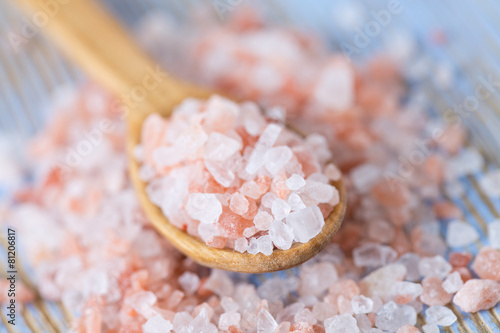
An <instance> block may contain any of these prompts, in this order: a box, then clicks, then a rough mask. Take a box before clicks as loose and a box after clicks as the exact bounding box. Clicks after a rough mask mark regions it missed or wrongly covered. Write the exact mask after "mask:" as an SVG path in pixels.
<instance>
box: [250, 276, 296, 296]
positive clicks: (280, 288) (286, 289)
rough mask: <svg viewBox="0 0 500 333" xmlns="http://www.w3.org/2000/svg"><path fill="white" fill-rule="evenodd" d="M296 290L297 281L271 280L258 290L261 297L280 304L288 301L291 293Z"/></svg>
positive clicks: (266, 281)
mask: <svg viewBox="0 0 500 333" xmlns="http://www.w3.org/2000/svg"><path fill="white" fill-rule="evenodd" d="M295 289H296V281H292V280H288V279H281V278H270V279H267V280H265V281H264V282H262V284H261V285H260V286H259V287H258V288H257V293H258V294H259V296H260V297H262V298H265V299H266V300H267V301H269V302H280V301H283V300H285V299H286V297H287V296H288V295H289V294H290V292H291V291H294V290H295Z"/></svg>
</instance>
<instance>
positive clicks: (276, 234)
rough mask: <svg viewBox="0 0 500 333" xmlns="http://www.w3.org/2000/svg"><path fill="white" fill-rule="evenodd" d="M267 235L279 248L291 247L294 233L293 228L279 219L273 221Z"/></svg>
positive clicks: (286, 248)
mask: <svg viewBox="0 0 500 333" xmlns="http://www.w3.org/2000/svg"><path fill="white" fill-rule="evenodd" d="M269 236H270V237H271V241H272V242H273V244H274V246H276V247H277V248H278V249H281V250H288V249H289V248H290V247H292V243H293V238H294V233H293V229H292V228H291V227H290V226H288V225H286V224H285V223H283V222H281V221H274V222H272V223H271V226H270V228H269Z"/></svg>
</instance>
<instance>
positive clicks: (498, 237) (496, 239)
mask: <svg viewBox="0 0 500 333" xmlns="http://www.w3.org/2000/svg"><path fill="white" fill-rule="evenodd" d="M488 241H489V243H490V246H491V247H492V248H494V249H497V250H500V219H496V220H494V221H492V222H490V223H489V224H488Z"/></svg>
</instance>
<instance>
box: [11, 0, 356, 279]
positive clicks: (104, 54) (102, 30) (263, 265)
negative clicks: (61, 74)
mask: <svg viewBox="0 0 500 333" xmlns="http://www.w3.org/2000/svg"><path fill="white" fill-rule="evenodd" d="M18 2H19V3H21V4H23V5H24V6H25V8H27V10H28V11H31V12H32V11H45V8H44V6H43V4H44V1H43V0H18ZM54 12H55V14H54V15H53V16H52V17H51V18H50V20H49V22H48V24H47V25H46V26H45V27H44V28H43V31H44V32H46V33H48V35H49V36H50V37H52V39H53V40H54V41H55V42H56V44H57V45H59V47H60V48H61V49H62V50H63V52H64V53H66V54H67V55H68V56H69V58H70V59H71V60H73V61H75V62H76V63H77V64H78V65H79V66H80V67H81V68H82V69H83V70H84V71H86V72H87V73H88V74H89V75H90V76H91V77H92V78H93V79H95V80H96V81H97V82H99V83H101V84H102V85H103V86H105V87H107V88H108V89H109V90H111V91H112V92H114V93H115V94H117V95H118V96H121V97H123V103H125V104H126V105H125V106H126V113H125V116H126V117H125V118H126V121H127V124H128V138H127V150H128V155H129V161H130V177H131V180H132V183H133V184H134V187H135V189H136V191H137V195H138V198H139V201H140V203H141V206H142V207H143V209H144V211H145V213H146V215H147V217H148V218H149V220H150V221H151V223H152V224H153V225H154V226H155V227H156V229H157V230H158V231H159V232H160V233H161V234H162V235H164V236H165V237H166V238H167V239H168V240H169V241H170V242H171V243H172V244H173V245H174V246H175V247H176V248H177V249H179V251H181V252H182V253H184V254H185V255H187V256H189V257H191V258H192V259H194V260H195V261H197V262H198V263H200V264H202V265H205V266H209V267H213V268H220V269H225V270H230V271H238V272H247V273H263V272H272V271H278V270H283V269H287V268H291V267H294V266H296V265H299V264H301V263H303V262H305V261H306V260H308V259H310V258H312V257H313V256H315V255H316V254H317V253H318V252H320V251H321V250H322V249H323V248H324V247H325V246H326V245H327V244H328V243H329V242H330V240H331V238H332V237H333V235H334V234H335V233H336V232H337V230H338V229H339V227H340V225H341V223H342V220H343V217H344V213H345V208H346V194H345V189H344V186H343V183H342V181H339V182H337V183H334V185H335V186H336V187H337V189H338V190H339V194H340V203H339V204H338V205H337V206H336V207H335V209H334V210H333V212H332V213H331V214H330V216H328V218H327V219H326V220H325V222H326V223H325V226H324V227H323V230H322V231H321V233H320V234H319V235H317V236H316V237H315V238H313V239H312V240H311V241H309V242H308V243H305V244H300V243H297V244H294V246H292V248H291V249H289V250H285V251H282V250H275V251H274V252H273V253H272V254H271V255H269V256H266V255H263V254H257V255H251V254H248V253H245V254H242V253H239V252H237V251H233V250H230V249H215V248H212V247H208V246H206V245H205V244H204V243H203V242H201V241H199V240H198V239H196V238H194V237H191V236H190V235H188V234H187V233H185V232H184V231H181V230H180V229H178V228H176V227H174V226H173V225H171V224H170V223H169V221H168V220H167V219H166V217H165V216H164V215H163V214H162V212H161V209H160V208H159V207H157V206H155V205H154V204H152V203H151V202H150V200H149V198H148V196H147V194H146V190H145V189H146V184H145V183H144V182H143V181H142V180H141V179H140V178H139V176H138V170H139V165H138V163H137V161H135V160H134V158H133V156H132V151H133V148H134V147H135V146H136V145H137V144H138V143H139V141H140V133H141V127H142V123H143V121H144V119H145V118H146V116H147V115H148V114H150V113H152V112H157V113H160V114H161V115H163V116H168V115H170V114H171V112H172V110H173V108H174V107H175V106H176V105H178V104H179V103H180V102H181V101H182V100H184V99H185V98H187V97H196V98H207V97H208V96H210V95H211V94H213V92H211V91H208V90H206V89H203V88H200V87H197V86H194V85H191V84H188V83H185V82H181V81H179V80H177V79H175V78H173V77H171V76H169V75H156V81H155V83H156V84H154V85H153V86H154V87H153V86H151V84H148V82H149V83H151V82H152V81H151V77H152V72H158V65H157V64H156V63H154V62H153V61H152V60H151V59H150V58H149V57H148V56H146V55H145V54H144V53H143V52H142V51H141V50H140V49H139V48H138V47H137V46H136V45H135V44H134V42H133V41H132V40H131V39H130V38H129V37H128V35H127V33H126V32H125V31H124V30H123V29H122V28H121V27H120V26H119V24H118V23H117V22H115V20H114V19H113V18H112V17H111V15H109V14H107V13H106V12H105V11H103V10H102V9H101V8H100V7H99V6H98V5H96V4H95V3H94V2H93V1H89V0H69V1H64V3H62V1H61V2H60V5H59V7H58V8H57V10H56V11H54ZM138 90H140V91H142V92H145V94H142V95H141V96H142V97H141V98H139V99H137V98H135V99H131V98H128V97H129V96H130V95H131V94H134V92H137V91H138Z"/></svg>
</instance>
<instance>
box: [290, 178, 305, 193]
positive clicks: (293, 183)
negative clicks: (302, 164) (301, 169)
mask: <svg viewBox="0 0 500 333" xmlns="http://www.w3.org/2000/svg"><path fill="white" fill-rule="evenodd" d="M305 184H306V180H305V179H304V177H302V176H300V175H297V174H293V175H291V176H290V178H288V179H287V180H286V186H288V188H289V189H290V190H292V191H296V190H298V189H299V188H301V187H303V186H304V185H305Z"/></svg>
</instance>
